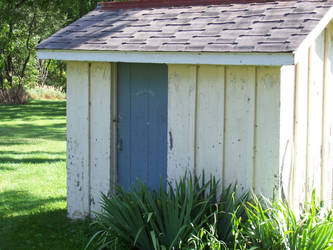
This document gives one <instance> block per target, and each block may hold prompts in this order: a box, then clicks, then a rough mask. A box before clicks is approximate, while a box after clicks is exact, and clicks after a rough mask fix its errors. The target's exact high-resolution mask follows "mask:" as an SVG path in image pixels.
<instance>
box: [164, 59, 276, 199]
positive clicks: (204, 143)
mask: <svg viewBox="0 0 333 250" xmlns="http://www.w3.org/2000/svg"><path fill="white" fill-rule="evenodd" d="M168 101H169V109H168V133H169V142H168V144H169V145H168V179H169V180H170V181H174V180H176V179H177V178H178V177H179V176H182V175H183V174H184V173H185V171H186V170H188V171H190V172H192V173H195V174H197V175H199V174H201V172H202V170H203V169H204V170H205V173H206V174H208V175H210V174H212V175H214V176H215V177H217V178H219V179H221V180H222V181H223V185H229V184H233V183H235V182H236V181H237V182H238V185H239V188H240V190H246V189H249V188H253V189H254V190H256V191H257V192H260V193H263V194H265V195H268V196H270V197H272V196H273V193H274V191H276V190H278V186H279V152H280V151H279V147H280V139H279V134H280V107H279V104H280V68H279V67H255V66H214V65H198V66H195V65H169V100H168Z"/></svg>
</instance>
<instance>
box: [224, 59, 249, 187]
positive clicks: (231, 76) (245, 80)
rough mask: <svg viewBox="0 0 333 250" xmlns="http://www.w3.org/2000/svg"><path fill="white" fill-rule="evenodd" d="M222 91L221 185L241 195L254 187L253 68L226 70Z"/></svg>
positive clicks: (233, 67)
mask: <svg viewBox="0 0 333 250" xmlns="http://www.w3.org/2000/svg"><path fill="white" fill-rule="evenodd" d="M225 91H226V100H225V105H226V107H225V114H224V115H225V119H224V120H225V135H224V176H223V183H224V184H226V185H229V184H233V183H235V181H236V180H237V183H238V186H239V190H240V192H242V191H244V190H247V189H250V188H252V184H253V183H252V181H253V157H254V149H253V146H254V117H255V67H252V66H241V67H240V66H230V67H229V66H228V67H226V90H225Z"/></svg>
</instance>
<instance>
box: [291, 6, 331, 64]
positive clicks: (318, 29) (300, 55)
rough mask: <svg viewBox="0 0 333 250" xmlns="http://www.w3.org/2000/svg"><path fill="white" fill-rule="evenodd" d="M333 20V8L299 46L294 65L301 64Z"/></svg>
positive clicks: (295, 52) (295, 53)
mask: <svg viewBox="0 0 333 250" xmlns="http://www.w3.org/2000/svg"><path fill="white" fill-rule="evenodd" d="M332 19H333V6H332V7H331V8H330V9H329V10H328V11H327V13H326V14H325V16H324V17H323V18H322V19H321V20H320V22H319V23H318V24H317V26H316V27H315V28H314V29H313V30H312V31H311V32H310V33H309V34H308V35H307V36H306V38H305V39H304V40H303V42H302V43H301V44H300V45H299V46H298V48H297V49H296V50H295V51H294V60H295V62H294V64H296V63H297V62H299V61H300V60H301V59H302V58H303V57H304V55H306V54H307V50H308V49H309V47H310V46H311V44H313V42H314V41H315V40H316V39H317V37H318V36H319V35H320V34H321V32H323V31H324V29H325V28H326V26H327V25H328V24H329V23H330V22H331V20H332Z"/></svg>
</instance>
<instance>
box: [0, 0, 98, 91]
mask: <svg viewBox="0 0 333 250" xmlns="http://www.w3.org/2000/svg"><path fill="white" fill-rule="evenodd" d="M97 2H98V1H97V0H66V1H63V0H52V1H51V0H2V1H0V89H7V88H12V87H14V86H16V85H19V86H23V85H25V86H27V85H29V84H36V83H38V84H41V85H44V84H47V85H57V86H59V85H60V86H61V87H62V88H64V85H65V64H64V63H63V62H59V61H54V60H46V61H43V60H38V59H37V57H36V51H35V48H36V46H37V45H38V43H39V42H41V41H42V40H44V39H46V38H47V37H49V36H50V35H52V34H53V33H55V32H56V31H57V30H59V29H60V28H62V27H64V26H66V25H68V24H70V23H72V22H73V21H75V20H76V19H78V18H80V17H81V16H83V15H84V14H86V13H87V12H88V11H90V10H92V9H94V8H95V7H96V4H97Z"/></svg>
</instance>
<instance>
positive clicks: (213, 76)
mask: <svg viewBox="0 0 333 250" xmlns="http://www.w3.org/2000/svg"><path fill="white" fill-rule="evenodd" d="M197 84H198V86H197V91H198V93H197V102H196V105H197V108H196V111H197V113H196V168H197V169H196V172H197V174H198V175H200V174H201V173H202V172H203V170H204V171H205V174H206V176H207V177H209V176H210V175H212V176H214V177H215V178H216V179H217V180H222V167H223V127H224V126H223V120H224V119H223V117H224V67H223V66H214V65H200V66H198V80H197Z"/></svg>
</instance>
